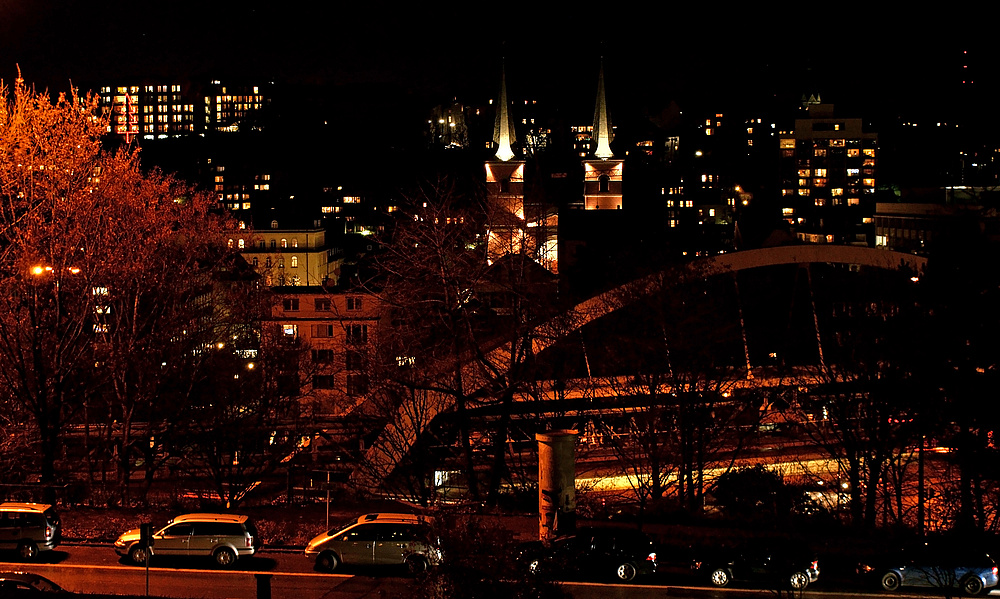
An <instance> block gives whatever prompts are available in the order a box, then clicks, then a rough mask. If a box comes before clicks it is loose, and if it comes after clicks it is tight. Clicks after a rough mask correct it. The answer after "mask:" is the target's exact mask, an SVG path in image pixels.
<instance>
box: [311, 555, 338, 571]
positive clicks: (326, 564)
mask: <svg viewBox="0 0 1000 599" xmlns="http://www.w3.org/2000/svg"><path fill="white" fill-rule="evenodd" d="M339 565H340V559H338V558H337V554H336V553H334V552H332V551H324V552H323V553H320V554H319V557H317V558H316V569H317V570H322V571H323V572H333V571H334V570H336V569H337V566H339Z"/></svg>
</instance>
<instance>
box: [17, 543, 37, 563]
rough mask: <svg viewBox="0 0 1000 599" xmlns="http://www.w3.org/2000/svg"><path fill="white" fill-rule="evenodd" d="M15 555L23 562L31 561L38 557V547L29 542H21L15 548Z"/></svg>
mask: <svg viewBox="0 0 1000 599" xmlns="http://www.w3.org/2000/svg"><path fill="white" fill-rule="evenodd" d="M17 554H18V555H19V556H21V559H23V560H33V559H36V558H37V557H38V545H35V544H34V543H33V542H31V541H22V542H21V544H20V545H18V546H17Z"/></svg>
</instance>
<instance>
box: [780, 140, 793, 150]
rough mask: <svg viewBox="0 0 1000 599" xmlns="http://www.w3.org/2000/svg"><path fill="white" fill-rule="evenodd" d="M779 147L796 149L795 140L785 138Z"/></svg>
mask: <svg viewBox="0 0 1000 599" xmlns="http://www.w3.org/2000/svg"><path fill="white" fill-rule="evenodd" d="M778 147H779V148H782V149H794V148H795V140H794V139H792V138H784V139H782V140H781V141H779V142H778Z"/></svg>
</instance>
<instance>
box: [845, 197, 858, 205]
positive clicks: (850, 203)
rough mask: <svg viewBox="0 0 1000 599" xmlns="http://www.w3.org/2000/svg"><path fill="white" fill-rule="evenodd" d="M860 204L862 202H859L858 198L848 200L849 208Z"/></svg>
mask: <svg viewBox="0 0 1000 599" xmlns="http://www.w3.org/2000/svg"><path fill="white" fill-rule="evenodd" d="M860 203H861V201H860V200H858V198H847V205H848V206H857V205H858V204H860Z"/></svg>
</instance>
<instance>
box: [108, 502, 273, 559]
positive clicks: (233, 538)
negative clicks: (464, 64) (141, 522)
mask: <svg viewBox="0 0 1000 599" xmlns="http://www.w3.org/2000/svg"><path fill="white" fill-rule="evenodd" d="M152 541H153V546H152V547H150V549H149V555H147V553H146V548H145V547H144V546H143V545H142V544H141V543H140V531H139V529H138V528H134V529H132V530H130V531H128V532H125V533H123V534H122V535H121V536H120V537H118V540H117V541H115V553H117V554H118V555H121V556H127V557H128V558H129V559H130V560H131V561H132V563H135V564H139V565H141V564H145V563H146V559H147V558H148V557H157V556H205V557H211V558H212V559H214V560H215V563H217V564H218V565H220V566H223V567H228V566H232V565H233V564H235V563H236V560H237V559H239V558H240V557H243V556H249V555H253V554H254V553H256V552H258V551H260V549H261V547H262V545H263V544H262V543H261V541H260V535H259V534H258V533H257V527H256V526H254V524H253V522H251V521H250V519H249V518H247V517H246V516H240V515H237V514H186V515H183V516H178V517H176V518H174V519H173V520H171V521H170V522H169V523H168V524H167V525H166V526H164V527H163V528H162V529H160V530H159V531H157V532H155V533H153V535H152Z"/></svg>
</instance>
